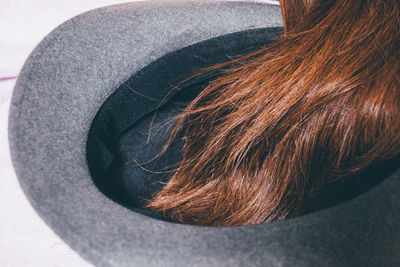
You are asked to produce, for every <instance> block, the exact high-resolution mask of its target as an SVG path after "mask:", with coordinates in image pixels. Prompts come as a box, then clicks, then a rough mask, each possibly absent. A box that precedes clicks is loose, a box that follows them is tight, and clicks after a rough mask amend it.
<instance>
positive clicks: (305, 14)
mask: <svg viewBox="0 0 400 267" xmlns="http://www.w3.org/2000/svg"><path fill="white" fill-rule="evenodd" d="M281 9H282V14H283V19H284V35H283V37H282V38H281V39H280V40H279V41H277V42H275V43H274V44H272V45H271V46H269V47H266V48H263V49H260V50H257V51H256V52H252V53H250V54H247V55H244V56H242V57H240V58H239V59H237V60H234V61H232V62H228V63H225V65H224V64H220V65H218V66H214V67H213V68H220V67H221V66H226V64H232V66H230V67H229V69H228V70H226V71H224V72H223V75H221V76H219V77H218V78H216V79H215V80H213V81H212V82H211V83H210V84H209V85H208V86H207V87H206V88H205V89H204V90H203V91H202V92H201V93H200V95H198V97H197V98H195V99H194V100H193V101H192V102H191V103H190V104H189V105H188V106H187V108H186V109H185V110H184V111H183V112H182V113H181V114H180V115H179V116H178V118H177V124H176V127H175V128H174V130H173V132H172V134H171V136H170V140H169V142H168V143H170V142H171V140H172V139H173V138H174V136H176V134H177V133H178V132H179V131H180V130H182V129H183V127H185V128H186V133H185V136H186V143H185V146H184V149H183V160H182V161H181V162H180V165H179V167H178V168H177V170H176V171H175V172H174V173H173V175H172V176H171V178H170V180H169V181H168V183H167V184H166V185H165V187H164V188H163V189H162V190H161V191H160V192H158V193H156V194H155V195H154V197H153V198H152V199H151V200H150V201H149V202H148V203H147V205H146V207H147V208H150V209H153V210H156V211H160V212H162V213H163V214H164V215H165V216H166V218H169V219H170V220H173V221H176V222H181V223H189V224H199V225H240V224H256V223H264V222H270V221H274V220H281V219H285V218H287V217H292V216H296V215H298V214H301V213H302V212H304V210H305V207H306V203H307V201H308V200H313V201H314V202H315V201H316V200H317V199H323V198H324V197H326V196H329V195H331V194H332V192H333V191H334V190H338V187H335V186H333V185H337V184H338V181H344V180H351V179H356V177H360V175H361V174H362V173H365V172H366V171H368V170H369V168H370V167H371V166H377V165H379V163H381V162H384V161H385V160H389V159H393V158H397V157H398V155H399V152H400V113H399V107H400V103H399V102H400V95H399V85H400V77H399V74H400V57H399V56H400V49H399V48H400V38H399V37H400V8H399V1H397V0H351V1H349V0H314V1H307V0H282V1H281ZM167 145H168V144H167ZM164 151H165V149H164Z"/></svg>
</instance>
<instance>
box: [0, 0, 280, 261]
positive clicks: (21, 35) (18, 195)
mask: <svg viewBox="0 0 400 267" xmlns="http://www.w3.org/2000/svg"><path fill="white" fill-rule="evenodd" d="M247 1H249V2H275V3H276V2H277V1H274V0H247ZM124 2H129V1H126V0H67V1H61V0H0V179H1V186H0V267H15V266H16V267H18V266H23V267H24V266H33V267H35V266H40V267H42V266H43V267H47V266H51V267H56V266H60V267H61V266H74V267H75V266H77V267H79V266H91V265H90V264H89V263H87V262H86V261H85V260H83V259H82V258H81V257H80V256H79V255H78V254H77V253H76V252H74V251H73V250H72V249H70V248H69V247H68V246H67V245H66V244H65V243H64V242H63V241H62V240H61V239H60V238H59V237H58V236H56V235H55V234H54V233H53V232H52V231H51V229H50V228H49V227H48V226H47V225H46V224H45V223H44V222H43V221H42V220H41V218H40V217H39V216H38V215H37V214H36V212H35V211H34V209H33V208H32V207H31V205H30V203H29V202H28V200H27V199H26V197H25V195H24V193H23V191H22V190H21V188H20V186H19V184H18V180H17V177H16V175H15V173H14V170H13V167H12V164H11V159H10V152H9V147H8V137H7V121H8V109H9V104H10V97H11V94H12V89H13V87H14V84H15V81H16V76H18V73H19V71H20V69H21V67H22V65H23V63H24V61H25V59H26V58H27V57H28V56H29V54H30V52H31V51H32V49H33V48H34V47H35V46H36V45H37V44H38V43H39V42H40V40H41V39H42V38H43V37H44V36H45V35H47V34H48V33H49V32H50V31H51V30H53V29H54V28H55V27H56V26H58V25H59V24H61V23H63V22H64V21H66V20H67V19H69V18H72V17H74V16H75V15H78V14H80V13H82V12H84V11H87V10H90V9H94V8H97V7H102V6H107V5H112V4H117V3H124ZM130 2H134V1H130ZM6 78H7V79H6Z"/></svg>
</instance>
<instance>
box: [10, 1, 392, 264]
mask: <svg viewBox="0 0 400 267" xmlns="http://www.w3.org/2000/svg"><path fill="white" fill-rule="evenodd" d="M277 26H279V27H281V26H282V18H281V14H280V9H279V7H277V6H272V5H265V4H255V3H240V2H219V1H218V2H217V1H159V2H143V3H137V2H136V3H128V4H122V5H116V6H110V7H106V8H101V9H96V10H94V11H90V12H87V13H84V14H82V15H80V16H77V17H75V18H73V19H71V20H69V21H67V22H66V23H64V24H62V25H61V26H59V27H58V28H57V29H55V30H54V31H53V32H51V33H50V34H49V35H48V36H47V37H46V38H45V39H44V40H43V41H42V42H41V43H40V44H39V45H38V46H37V47H36V49H35V50H34V51H33V52H32V54H31V55H30V57H29V58H28V60H27V61H26V63H25V65H24V67H23V69H22V71H21V73H20V75H19V77H18V81H17V83H16V86H15V89H14V94H13V97H12V103H11V108H10V118H9V138H10V146H11V154H12V159H13V163H14V167H15V170H16V173H17V176H18V178H19V181H20V184H21V186H22V188H23V190H24V192H25V194H26V195H27V197H28V199H29V200H30V202H31V203H32V205H33V207H34V208H35V209H36V211H37V212H38V213H39V215H40V216H41V217H42V218H43V220H44V221H45V222H46V223H47V224H48V225H49V226H50V227H51V228H52V229H53V230H54V231H55V233H56V234H57V235H59V236H60V237H61V238H62V239H63V240H64V241H65V242H66V243H67V244H68V245H69V246H71V248H73V249H74V250H76V251H77V252H79V253H80V254H81V255H82V256H83V257H84V258H86V259H87V260H89V261H90V262H92V263H94V264H95V265H99V266H132V265H134V266H136V265H137V266H150V265H151V266H187V265H194V266H210V265H212V266H281V265H287V266H321V265H323V266H348V265H353V264H356V265H357V266H358V265H360V266H376V265H385V266H392V265H393V266H394V265H397V264H399V265H400V257H399V251H400V241H399V240H400V224H399V223H398V221H399V219H400V214H399V210H400V194H399V192H400V172H399V171H397V172H396V173H394V174H393V175H391V176H390V177H389V178H387V179H385V180H384V181H383V182H382V183H381V184H379V185H377V186H375V187H374V188H373V189H371V190H370V191H368V192H366V193H364V194H362V195H360V196H358V197H356V198H355V199H352V200H350V201H348V202H345V203H342V204H340V205H338V206H335V207H333V208H329V209H326V210H322V211H319V212H315V213H311V214H308V215H305V216H301V217H298V218H293V219H289V220H285V221H281V222H276V223H270V224H264V225H250V226H236V227H200V226H189V225H182V224H175V223H170V222H165V221H161V220H156V219H153V218H150V217H147V216H144V215H141V214H139V213H136V212H133V211H132V210H129V209H127V208H125V207H123V206H121V205H119V204H118V203H116V202H113V201H112V200H110V199H109V198H107V197H106V196H104V195H103V194H102V193H101V192H100V191H99V190H98V189H97V188H96V186H95V185H94V183H93V181H92V179H91V177H90V173H89V169H88V166H87V161H86V142H87V137H88V132H89V129H90V125H91V122H92V120H93V118H94V116H95V114H96V112H97V110H98V109H99V107H100V106H101V105H102V103H103V102H104V101H105V100H106V99H107V97H108V96H109V95H110V94H111V93H112V92H113V91H114V90H115V89H116V88H118V86H119V85H121V84H122V83H123V82H124V81H126V80H127V79H129V77H131V76H132V75H133V74H134V73H136V72H137V71H138V70H140V69H142V68H143V67H145V66H146V65H148V64H149V63H151V62H153V61H154V60H156V59H158V58H160V57H162V56H164V55H166V54H167V53H169V52H172V51H175V50H177V49H180V48H183V47H186V46H188V45H191V44H194V43H197V42H200V41H204V40H207V39H210V38H213V37H217V36H220V35H224V34H228V33H233V32H238V31H243V30H248V29H256V28H268V27H277ZM371 252H373V254H372V253H371ZM373 255H379V256H378V257H374V256H373ZM388 264H389V265H388Z"/></svg>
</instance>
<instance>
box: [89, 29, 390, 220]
mask: <svg viewBox="0 0 400 267" xmlns="http://www.w3.org/2000/svg"><path fill="white" fill-rule="evenodd" d="M260 31H261V32H260V34H256V35H254V31H246V32H240V33H234V34H229V35H226V36H222V37H218V38H214V39H211V40H207V41H204V42H200V43H197V44H195V45H192V46H189V47H186V48H183V49H180V50H177V51H175V52H172V53H170V54H167V55H165V56H163V57H162V58H159V59H158V60H156V61H154V62H153V63H151V64H149V65H148V66H146V67H145V68H143V69H142V70H141V71H139V72H138V73H135V74H133V75H132V76H131V77H130V79H129V80H127V81H126V82H125V83H123V84H122V85H121V86H120V87H118V88H117V89H116V90H115V91H114V93H113V94H111V95H110V96H109V97H108V98H107V100H106V101H105V102H104V103H103V105H102V106H101V107H100V109H99V110H98V112H97V114H96V116H95V118H94V119H93V122H92V126H91V129H90V132H89V136H88V141H87V159H88V164H89V169H90V172H91V175H92V178H93V181H94V183H95V184H96V186H97V187H98V189H99V190H100V191H101V192H103V193H104V194H105V195H106V196H107V197H109V198H111V199H112V200H114V201H116V202H118V203H119V204H121V205H123V206H125V207H127V208H129V209H131V210H133V211H135V212H139V213H142V214H144V215H148V216H151V217H154V218H157V219H161V220H162V219H163V216H162V215H161V214H159V213H157V212H154V211H151V210H146V209H143V208H142V206H143V205H144V204H145V203H146V201H147V200H149V199H150V198H151V196H152V194H154V193H156V192H157V191H159V190H160V189H161V188H162V187H163V186H164V185H165V183H166V182H167V181H168V179H169V177H170V175H171V174H172V173H173V171H174V169H176V168H177V167H178V163H179V162H180V160H181V158H182V148H183V146H184V129H183V130H182V131H181V132H180V133H179V134H178V135H177V137H176V138H175V139H174V140H173V142H172V143H171V145H170V146H169V147H168V149H167V150H166V152H165V153H163V154H160V151H161V150H162V148H163V146H164V144H165V143H166V141H167V139H168V137H169V133H170V131H171V129H172V127H173V126H174V121H175V119H176V116H177V115H178V114H179V113H180V112H181V111H182V110H183V109H184V108H185V107H186V106H187V105H188V104H189V103H190V101H191V100H193V99H194V98H195V97H196V96H197V95H198V94H199V93H200V92H201V91H202V90H203V89H204V88H205V87H206V86H207V84H208V83H209V82H210V80H212V78H213V77H215V76H216V75H218V74H219V71H218V70H217V71H215V72H213V73H207V74H203V75H199V76H196V77H195V78H191V79H187V78H188V77H192V75H193V74H195V73H199V69H200V68H203V67H207V66H211V65H214V64H216V63H218V62H223V61H226V60H228V59H230V58H232V57H234V56H236V55H240V54H243V53H246V52H247V51H249V47H250V49H256V48H258V47H261V46H264V45H268V44H269V43H271V42H273V41H274V40H275V39H276V38H277V36H279V33H280V31H279V29H276V30H275V31H273V30H272V32H271V29H268V30H260ZM263 31H267V33H268V34H265V33H266V32H263ZM249 34H252V36H253V38H254V36H257V37H256V38H255V39H254V40H250V41H251V42H252V45H249V43H248V42H249V38H248V35H249ZM210 47H212V49H210ZM396 168H397V165H396V164H395V163H388V164H387V165H385V166H384V167H383V168H382V167H381V168H379V169H378V170H376V172H370V173H369V176H368V177H362V179H361V178H360V179H357V180H354V181H351V182H347V183H345V184H342V185H341V189H340V190H341V194H340V195H339V196H338V197H335V198H332V199H331V200H330V201H328V202H326V203H318V205H315V206H314V205H312V207H311V206H310V207H311V208H310V209H308V210H306V212H305V213H308V212H314V211H316V210H319V209H325V208H329V207H331V206H334V205H337V204H340V203H342V202H344V201H348V200H350V199H352V198H354V197H356V196H358V195H360V194H362V193H363V192H365V191H367V190H369V189H371V188H372V187H374V186H375V185H377V184H378V183H380V182H381V181H383V180H384V178H386V177H387V176H389V175H390V174H391V173H392V172H393V171H395V170H396Z"/></svg>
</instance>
